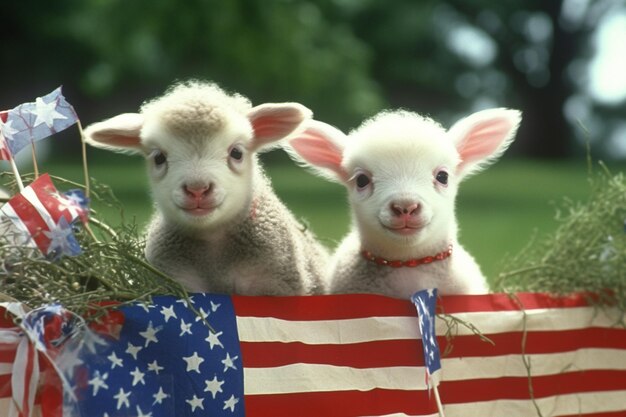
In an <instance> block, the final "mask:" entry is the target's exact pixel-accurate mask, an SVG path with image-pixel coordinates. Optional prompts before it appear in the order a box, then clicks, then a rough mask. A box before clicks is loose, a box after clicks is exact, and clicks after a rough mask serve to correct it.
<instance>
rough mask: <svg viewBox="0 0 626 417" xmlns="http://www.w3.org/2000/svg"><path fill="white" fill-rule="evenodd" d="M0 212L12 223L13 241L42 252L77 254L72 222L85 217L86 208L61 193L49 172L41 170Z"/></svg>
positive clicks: (78, 250)
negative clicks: (39, 174) (43, 172)
mask: <svg viewBox="0 0 626 417" xmlns="http://www.w3.org/2000/svg"><path fill="white" fill-rule="evenodd" d="M0 216H2V217H4V218H5V219H8V220H9V221H10V223H11V224H12V225H13V229H15V230H12V231H11V232H10V233H6V234H5V236H4V237H5V238H6V237H7V236H9V235H10V236H11V238H12V240H14V241H15V243H16V244H20V245H32V246H35V247H37V248H38V249H39V250H40V251H41V252H42V253H43V254H44V255H51V256H53V257H56V256H59V255H61V254H66V255H77V254H79V253H80V247H79V246H78V242H77V241H76V239H75V237H74V235H73V233H72V229H71V224H72V223H73V222H74V221H75V220H76V219H78V218H81V219H86V217H87V209H86V206H82V205H81V204H79V203H78V202H76V199H75V198H74V197H67V196H65V195H62V194H60V193H59V192H58V191H57V189H56V188H55V187H54V184H53V183H52V180H51V179H50V176H49V175H48V174H43V175H41V176H40V177H39V178H37V179H36V180H35V181H33V182H32V183H31V184H30V185H29V186H28V187H26V188H25V189H24V190H23V191H22V192H20V193H19V194H17V195H15V196H13V197H12V198H11V199H10V200H9V201H8V202H7V203H6V204H4V205H3V206H2V207H0Z"/></svg>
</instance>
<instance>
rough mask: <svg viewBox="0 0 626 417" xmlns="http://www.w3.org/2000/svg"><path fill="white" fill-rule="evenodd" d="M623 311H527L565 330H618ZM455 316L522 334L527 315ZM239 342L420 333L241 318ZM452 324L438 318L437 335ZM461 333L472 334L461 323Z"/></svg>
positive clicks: (365, 323)
mask: <svg viewBox="0 0 626 417" xmlns="http://www.w3.org/2000/svg"><path fill="white" fill-rule="evenodd" d="M622 314H623V313H621V312H618V311H617V309H611V310H610V311H606V310H605V309H597V308H594V307H576V308H560V309H537V310H528V311H527V312H526V330H528V331H559V330H578V329H584V328H588V327H608V328H610V327H613V326H614V324H615V323H617V322H619V317H621V315H622ZM454 317H456V318H458V319H460V320H463V321H465V322H467V323H472V324H473V325H474V326H475V327H477V328H478V330H480V331H481V332H482V333H483V334H485V335H487V336H488V335H489V334H497V333H506V332H515V331H517V332H521V331H522V330H523V329H524V313H523V312H521V311H500V312H478V313H457V314H454ZM237 328H238V332H239V340H241V341H245V342H270V341H272V342H303V343H307V344H343V343H360V342H368V341H373V340H393V339H416V338H419V331H418V330H417V329H418V324H417V318H416V317H369V318H359V319H345V320H316V321H290V320H282V319H276V318H271V317H237ZM447 330H448V329H447V325H446V324H445V322H444V321H443V320H441V319H439V318H438V319H437V329H436V331H437V334H438V335H443V334H445V333H446V331H447ZM455 334H456V335H459V336H462V335H471V334H473V333H472V331H471V330H470V329H468V328H467V327H465V326H462V325H459V326H458V329H457V331H456V333H455Z"/></svg>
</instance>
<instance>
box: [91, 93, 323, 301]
mask: <svg viewBox="0 0 626 417" xmlns="http://www.w3.org/2000/svg"><path fill="white" fill-rule="evenodd" d="M310 115H311V112H310V111H309V110H308V109H307V108H305V107H304V106H302V105H300V104H296V103H282V104H269V103H268V104H262V105H259V106H256V107H253V108H252V107H251V105H250V102H249V101H248V100H247V99H246V98H244V97H242V96H240V95H238V94H235V95H228V94H226V93H225V92H224V91H223V90H222V89H220V88H219V87H218V86H216V85H214V84H207V83H200V82H188V83H184V84H179V85H176V86H175V87H174V88H172V89H170V90H169V91H168V92H167V93H166V94H165V95H163V96H162V97H159V98H156V99H155V100H153V101H150V102H147V103H145V104H144V105H143V106H142V108H141V112H140V113H127V114H121V115H118V116H116V117H113V118H111V119H108V120H105V121H103V122H100V123H95V124H93V125H91V126H89V127H88V128H87V129H86V130H85V136H86V139H87V141H88V142H89V143H91V144H92V145H94V146H97V147H102V148H107V149H110V150H114V151H131V152H136V153H142V154H143V155H144V156H145V157H146V159H147V163H148V171H149V178H150V184H151V188H152V194H153V197H154V200H155V203H156V210H155V213H154V215H153V218H152V221H151V223H150V225H149V227H148V232H147V247H146V257H147V259H148V260H149V261H150V262H151V263H152V264H153V265H155V266H156V267H158V268H159V269H161V270H162V271H164V272H165V273H167V274H168V275H170V276H171V277H173V278H174V279H176V280H178V281H179V282H180V283H182V284H183V285H184V286H185V287H186V288H187V289H188V290H189V291H193V292H215V293H226V294H233V293H237V294H245V295H294V294H311V293H320V292H323V288H322V287H321V284H322V276H323V273H324V269H325V268H326V264H327V258H328V253H327V250H326V249H325V248H324V247H323V246H322V245H320V244H319V243H318V242H317V240H316V239H315V237H314V236H313V235H312V233H311V232H310V231H309V230H307V229H306V228H305V227H303V226H302V225H301V224H300V223H298V221H297V220H296V219H295V217H294V216H293V214H292V213H291V212H290V211H289V210H288V209H287V208H286V207H285V206H284V204H283V203H282V202H281V201H280V200H279V199H278V197H277V196H276V194H275V193H274V191H273V189H272V187H271V185H270V183H269V181H268V179H267V177H266V176H265V174H264V172H263V169H262V168H261V166H260V165H259V162H258V160H257V155H256V153H257V152H259V151H262V150H265V149H268V148H270V147H272V146H274V145H276V142H277V141H278V140H280V139H282V138H284V137H286V136H287V135H289V134H291V133H292V132H294V131H296V130H297V129H298V128H299V127H300V126H301V124H302V122H303V121H304V120H306V119H309V118H310ZM129 180H132V179H130V178H129Z"/></svg>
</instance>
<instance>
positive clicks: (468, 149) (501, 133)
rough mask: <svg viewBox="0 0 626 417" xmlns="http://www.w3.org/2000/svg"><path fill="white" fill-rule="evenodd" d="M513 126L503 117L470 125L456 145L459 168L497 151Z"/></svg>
mask: <svg viewBox="0 0 626 417" xmlns="http://www.w3.org/2000/svg"><path fill="white" fill-rule="evenodd" d="M513 128H514V126H513V124H512V123H511V121H510V120H508V119H505V118H500V119H493V120H484V121H480V122H478V123H476V124H475V125H474V126H472V127H471V128H470V129H469V130H468V131H467V132H466V134H465V137H464V138H463V139H462V140H461V141H460V142H459V143H458V145H457V150H458V151H459V155H460V156H461V163H460V164H459V170H462V169H463V167H464V166H465V165H466V164H468V163H472V162H477V161H481V160H483V159H486V158H489V157H490V156H491V155H493V154H495V153H497V151H498V150H499V149H500V147H501V145H502V143H503V142H504V141H505V140H506V139H507V138H508V137H509V134H510V133H511V130H512V129H513Z"/></svg>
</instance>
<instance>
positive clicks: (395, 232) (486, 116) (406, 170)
mask: <svg viewBox="0 0 626 417" xmlns="http://www.w3.org/2000/svg"><path fill="white" fill-rule="evenodd" d="M520 120H521V115H520V112H518V111H515V110H506V109H492V110H485V111H481V112H478V113H475V114H472V115H471V116H469V117H467V118H465V119H462V120H460V121H459V122H457V123H456V124H455V125H454V126H453V127H452V128H451V129H450V130H448V131H446V130H445V129H443V128H442V127H441V126H440V125H439V124H438V123H436V122H435V121H433V120H432V119H429V118H426V117H422V116H420V115H418V114H415V113H411V112H407V111H394V112H383V113H381V114H379V115H377V116H375V117H373V118H372V119H370V120H368V121H366V122H365V123H363V125H362V126H360V127H359V128H358V129H356V130H355V131H353V132H351V133H350V135H348V136H346V135H345V134H343V133H342V132H340V131H339V130H337V129H335V128H333V127H331V126H329V125H327V124H324V123H322V122H317V121H311V122H309V124H308V127H307V129H306V130H305V131H304V132H302V133H301V134H298V135H296V136H294V137H292V139H290V140H288V143H289V146H288V147H287V151H288V152H290V154H291V155H292V156H293V157H295V159H297V160H300V161H301V162H303V163H304V164H305V165H309V166H311V167H313V168H314V171H316V173H318V174H321V175H322V176H324V177H326V178H328V179H330V180H333V181H338V182H340V183H342V184H344V185H345V186H346V188H347V189H348V196H349V197H348V198H349V202H350V206H351V210H352V219H353V220H352V223H353V225H352V230H351V231H350V232H349V234H348V235H347V236H346V237H345V239H344V240H343V242H342V243H341V244H340V245H339V247H338V248H337V250H336V252H335V254H334V258H333V261H332V262H331V267H330V272H329V278H328V279H329V283H328V287H329V290H330V292H331V293H377V294H384V295H388V296H392V297H398V298H405V299H406V298H409V297H410V296H411V295H412V294H413V293H414V292H415V291H418V290H421V289H426V288H432V287H437V288H438V289H439V291H440V293H442V294H478V293H485V292H487V291H488V286H487V282H486V279H485V277H484V276H483V274H482V273H481V271H480V268H479V266H478V265H477V264H476V262H475V261H474V259H473V258H472V257H471V256H470V255H469V254H468V253H467V251H465V250H464V249H463V247H461V245H459V242H458V240H457V234H458V228H457V222H456V217H455V211H454V205H455V198H456V194H457V190H458V186H459V183H460V182H461V181H462V180H463V179H465V178H466V177H467V176H468V175H469V174H472V173H474V172H476V171H477V170H479V169H480V168H482V167H483V166H485V165H486V164H487V163H489V162H492V161H493V160H495V159H496V158H498V157H499V156H500V155H501V154H502V153H503V152H504V151H505V149H506V148H507V147H508V146H509V144H510V143H511V142H512V141H513V138H514V135H515V132H516V130H517V126H518V124H519V122H520Z"/></svg>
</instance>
